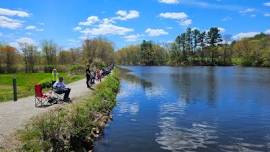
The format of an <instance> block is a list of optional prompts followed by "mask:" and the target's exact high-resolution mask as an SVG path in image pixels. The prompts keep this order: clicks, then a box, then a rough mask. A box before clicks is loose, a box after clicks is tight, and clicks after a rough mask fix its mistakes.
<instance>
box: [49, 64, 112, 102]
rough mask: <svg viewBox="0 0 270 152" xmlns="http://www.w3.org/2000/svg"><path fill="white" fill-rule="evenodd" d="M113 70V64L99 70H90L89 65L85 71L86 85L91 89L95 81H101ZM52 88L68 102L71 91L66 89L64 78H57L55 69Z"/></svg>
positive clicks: (57, 74)
mask: <svg viewBox="0 0 270 152" xmlns="http://www.w3.org/2000/svg"><path fill="white" fill-rule="evenodd" d="M113 68H114V64H111V65H110V66H108V67H105V68H101V69H96V70H94V69H90V65H87V69H86V85H87V87H88V88H91V86H92V85H93V84H95V81H96V80H97V81H101V79H102V78H103V77H104V76H106V75H108V74H110V72H111V70H112V69H113ZM52 88H53V90H54V92H55V93H57V94H64V99H63V101H65V102H70V98H69V94H70V91H71V89H70V88H68V87H67V86H66V85H65V83H64V78H63V77H59V73H58V72H57V70H56V69H53V70H52Z"/></svg>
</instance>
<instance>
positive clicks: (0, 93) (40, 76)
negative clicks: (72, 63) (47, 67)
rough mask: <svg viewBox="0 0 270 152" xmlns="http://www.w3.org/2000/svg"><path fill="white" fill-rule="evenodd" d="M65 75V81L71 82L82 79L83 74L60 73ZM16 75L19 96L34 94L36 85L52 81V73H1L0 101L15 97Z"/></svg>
mask: <svg viewBox="0 0 270 152" xmlns="http://www.w3.org/2000/svg"><path fill="white" fill-rule="evenodd" d="M60 76H62V77H64V79H65V83H71V82H74V81H77V80H80V79H82V78H83V77H84V76H83V75H70V74H68V73H60ZM14 77H16V80H17V90H18V98H21V97H26V96H30V95H33V94H34V85H35V84H38V83H42V82H50V81H51V78H52V75H51V73H17V74H16V75H15V74H0V102H3V101H8V100H11V99H12V98H13V90H12V89H13V88H12V79H13V78H14Z"/></svg>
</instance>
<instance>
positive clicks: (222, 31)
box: [218, 27, 226, 33]
mask: <svg viewBox="0 0 270 152" xmlns="http://www.w3.org/2000/svg"><path fill="white" fill-rule="evenodd" d="M218 30H219V32H220V33H224V32H225V31H226V30H225V29H224V28H222V27H218Z"/></svg>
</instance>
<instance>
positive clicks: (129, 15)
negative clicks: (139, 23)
mask: <svg viewBox="0 0 270 152" xmlns="http://www.w3.org/2000/svg"><path fill="white" fill-rule="evenodd" d="M116 14H117V15H118V16H117V17H115V18H114V19H119V20H123V21H125V20H129V19H134V18H138V17H139V16H140V13H139V12H138V11H136V10H130V11H126V10H119V11H117V12H116Z"/></svg>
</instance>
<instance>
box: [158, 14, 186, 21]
mask: <svg viewBox="0 0 270 152" xmlns="http://www.w3.org/2000/svg"><path fill="white" fill-rule="evenodd" d="M159 16H160V17H163V18H167V19H175V20H182V19H186V18H188V15H187V14H186V13H184V12H167V13H161V14H160V15H159Z"/></svg>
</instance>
